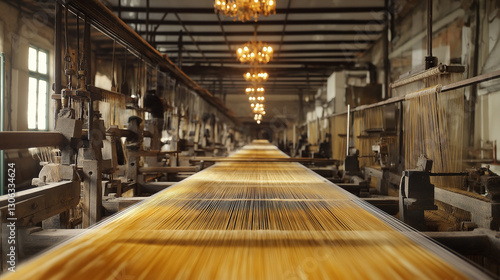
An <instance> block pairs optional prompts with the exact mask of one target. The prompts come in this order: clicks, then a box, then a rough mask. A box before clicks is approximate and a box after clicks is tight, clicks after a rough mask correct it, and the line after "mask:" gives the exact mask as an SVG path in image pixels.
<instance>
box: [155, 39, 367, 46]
mask: <svg viewBox="0 0 500 280" xmlns="http://www.w3.org/2000/svg"><path fill="white" fill-rule="evenodd" d="M247 42H248V41H228V42H227V44H230V45H243V44H246V43H247ZM374 42H375V40H321V41H302V40H300V41H283V45H339V44H372V43H374ZM155 43H156V45H177V41H156V42H155ZM266 43H267V44H268V45H272V44H275V45H278V44H279V43H280V42H279V41H266ZM193 44H194V43H192V42H185V43H184V45H193ZM196 44H197V45H200V46H201V45H205V46H213V45H226V42H225V41H201V42H200V41H196Z"/></svg>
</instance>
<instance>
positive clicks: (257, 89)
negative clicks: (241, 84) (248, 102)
mask: <svg viewBox="0 0 500 280" xmlns="http://www.w3.org/2000/svg"><path fill="white" fill-rule="evenodd" d="M245 93H246V94H250V95H254V94H257V95H262V94H264V88H263V87H247V88H246V89H245Z"/></svg>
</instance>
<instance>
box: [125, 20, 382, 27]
mask: <svg viewBox="0 0 500 280" xmlns="http://www.w3.org/2000/svg"><path fill="white" fill-rule="evenodd" d="M122 20H123V21H124V22H125V23H127V24H146V20H144V19H122ZM183 22H184V24H185V25H198V26H206V25H219V22H218V21H216V20H189V21H187V20H186V21H183ZM149 24H155V25H156V24H161V25H179V23H178V22H177V21H176V20H165V21H161V20H149ZM222 24H223V25H225V26H227V25H247V26H248V23H247V22H241V21H227V20H226V21H222ZM382 24H383V21H378V20H365V19H325V20H289V21H288V22H287V25H382ZM262 25H283V21H282V20H259V26H262Z"/></svg>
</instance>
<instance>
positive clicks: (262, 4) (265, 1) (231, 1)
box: [214, 0, 276, 21]
mask: <svg viewBox="0 0 500 280" xmlns="http://www.w3.org/2000/svg"><path fill="white" fill-rule="evenodd" d="M214 9H215V12H216V13H219V14H223V15H225V16H230V17H232V18H234V20H236V19H238V20H241V21H247V20H250V19H251V18H254V20H255V21H257V19H258V18H259V16H261V15H262V16H268V15H270V14H276V1H275V0H215V4H214Z"/></svg>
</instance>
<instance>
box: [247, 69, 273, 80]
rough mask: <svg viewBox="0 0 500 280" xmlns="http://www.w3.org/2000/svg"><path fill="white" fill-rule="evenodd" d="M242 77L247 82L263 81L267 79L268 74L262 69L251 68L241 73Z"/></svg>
mask: <svg viewBox="0 0 500 280" xmlns="http://www.w3.org/2000/svg"><path fill="white" fill-rule="evenodd" d="M243 77H244V78H245V80H246V81H247V82H257V83H260V82H265V81H267V78H269V75H268V74H267V73H266V72H263V71H258V70H255V69H254V70H252V71H249V72H247V73H245V74H243Z"/></svg>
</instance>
